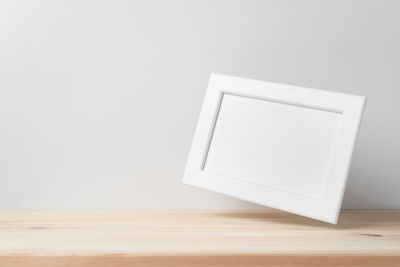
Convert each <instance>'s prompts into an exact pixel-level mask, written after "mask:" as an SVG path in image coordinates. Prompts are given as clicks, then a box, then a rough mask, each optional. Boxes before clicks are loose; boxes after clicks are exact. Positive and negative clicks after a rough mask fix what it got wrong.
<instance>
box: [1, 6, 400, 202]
mask: <svg viewBox="0 0 400 267" xmlns="http://www.w3.org/2000/svg"><path fill="white" fill-rule="evenodd" d="M399 10H400V2H399V1H380V0H376V1H337V0H332V1H320V0H315V1H296V0H293V1H281V0H276V1H248V0H242V1H228V0H226V1H218V0H208V1H205V0H198V1H188V0H182V1H165V0H159V1H148V0H143V1H115V0H108V1H89V0H79V1H78V0H76V1H67V0H65V1H64V0H63V1H1V2H0V208H99V209H101V208H134V209H140V208H153V209H163V208H168V209H175V208H249V207H251V208H254V207H258V206H256V205H251V204H247V203H245V202H241V201H239V200H234V199H230V198H228V197H224V196H220V195H217V194H214V193H210V192H206V191H202V190H200V189H195V188H191V187H188V186H184V185H182V184H181V183H180V180H181V176H182V173H183V169H184V166H185V162H186V157H187V155H188V152H189V147H190V143H191V139H192V136H193V133H194V129H195V125H196V122H197V117H198V114H199V111H200V107H201V103H202V100H203V96H204V92H205V88H206V85H207V81H208V77H209V74H210V73H211V72H217V73H224V74H230V75H237V76H244V77H248V78H254V79H260V80H269V81H274V82H281V83H289V84H295V85H302V86H308V87H314V88H321V89H327V90H332V91H338V92H346V93H354V94H360V95H367V96H369V100H368V105H367V110H366V114H365V117H364V122H363V125H362V128H361V132H360V136H359V142H358V146H357V148H356V152H355V155H354V161H353V165H352V171H351V174H350V180H349V183H348V188H347V191H346V194H345V200H344V206H343V207H344V208H347V209H400V194H399V190H400V162H399V158H400V156H399V152H400V141H399V138H400V125H399V124H400V105H399V97H400V74H399V71H400V52H399V51H400V49H399V47H400V16H399Z"/></svg>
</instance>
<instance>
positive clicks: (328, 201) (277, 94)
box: [182, 74, 366, 224]
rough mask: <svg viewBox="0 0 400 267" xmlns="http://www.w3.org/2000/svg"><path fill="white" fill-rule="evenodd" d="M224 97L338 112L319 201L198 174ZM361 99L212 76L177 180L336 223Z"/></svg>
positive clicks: (363, 104) (352, 147) (260, 186)
mask: <svg viewBox="0 0 400 267" xmlns="http://www.w3.org/2000/svg"><path fill="white" fill-rule="evenodd" d="M224 94H231V95H237V96H242V97H250V98H255V99H261V100H266V101H272V102H278V103H284V104H289V105H296V106H301V107H306V108H312V109H319V110H325V111H330V112H335V113H340V114H342V115H341V121H340V125H339V128H338V131H337V135H336V144H335V148H334V152H333V155H332V158H331V165H330V167H329V170H328V176H327V178H326V179H327V180H326V183H325V191H324V193H323V195H322V197H321V199H316V198H313V197H308V196H304V195H299V194H296V193H291V192H286V191H282V190H279V189H276V188H272V187H266V186H262V185H257V184H253V183H249V182H246V181H243V180H239V179H237V178H232V177H227V176H223V175H217V174H213V173H209V172H206V171H204V170H203V168H204V164H205V160H206V156H207V153H208V150H209V145H210V142H211V140H212V134H213V132H214V127H215V124H216V120H217V118H218V112H219V108H220V105H221V100H222V97H223V95H224ZM365 103H366V97H364V96H357V95H350V94H344V93H337V92H331V91H325V90H318V89H310V88H304V87H299V86H293V85H286V84H279V83H271V82H265V81H258V80H252V79H246V78H239V77H232V76H227V75H221V74H211V77H210V81H209V83H208V88H207V91H206V95H205V98H204V101H203V106H202V109H201V112H200V117H199V120H198V124H197V127H196V131H195V135H194V138H193V142H192V146H191V149H190V152H189V157H188V161H187V164H186V168H185V172H184V176H183V180H182V182H183V183H184V184H188V185H192V186H196V187H200V188H203V189H207V190H210V191H213V192H217V193H222V194H225V195H228V196H231V197H235V198H238V199H242V200H245V201H249V202H253V203H257V204H261V205H263V206H268V207H271V208H275V209H281V210H285V211H288V212H291V213H295V214H298V215H302V216H306V217H310V218H314V219H317V220H321V221H325V222H328V223H332V224H336V223H337V219H338V216H339V212H340V208H341V204H342V199H343V194H344V191H345V187H346V182H347V177H348V173H349V169H350V164H351V159H352V154H353V151H354V147H355V143H356V138H357V133H358V131H359V127H360V124H361V119H362V115H363V111H364V107H365Z"/></svg>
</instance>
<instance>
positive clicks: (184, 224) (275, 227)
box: [0, 210, 400, 267]
mask: <svg viewBox="0 0 400 267" xmlns="http://www.w3.org/2000/svg"><path fill="white" fill-rule="evenodd" d="M202 265H207V266H400V212H399V211H397V212H389V211H380V212H372V211H354V212H342V214H341V216H340V219H339V223H338V225H330V224H326V223H323V222H318V221H314V220H311V219H307V218H304V217H300V216H296V215H291V214H288V213H284V212H278V211H268V210H263V211H260V210H257V211H219V210H214V211H193V210H192V211H14V210H3V211H0V266H1V267H11V266H12V267H14V266H29V267H36V266H41V267H42V266H43V267H47V266H63V267H66V266H90V267H91V266H96V267H103V266H116V267H120V266H202Z"/></svg>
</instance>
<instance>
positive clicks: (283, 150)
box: [204, 94, 341, 198]
mask: <svg viewBox="0 0 400 267" xmlns="http://www.w3.org/2000/svg"><path fill="white" fill-rule="evenodd" d="M340 118H341V114H340V113H336V112H331V111H326V110H320V109H314V108H308V107H301V106H296V105H292V104H285V103H277V102H273V101H267V100H261V99H255V98H249V97H243V96H236V95H230V94H224V95H223V97H222V100H221V105H220V109H219V112H218V117H217V119H216V122H215V128H214V131H213V134H212V139H211V141H210V145H209V149H208V153H207V157H206V160H205V164H204V171H206V172H210V173H215V174H219V175H223V176H227V177H230V178H232V179H240V180H244V181H247V182H250V183H254V184H258V185H262V186H266V187H271V188H275V189H279V190H283V191H286V192H290V193H295V194H299V195H304V196H307V197H313V198H321V197H322V196H323V192H324V185H325V181H326V178H327V175H328V171H329V169H328V167H329V165H330V160H331V157H332V154H333V149H334V143H335V136H336V134H337V129H338V126H339V121H340Z"/></svg>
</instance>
